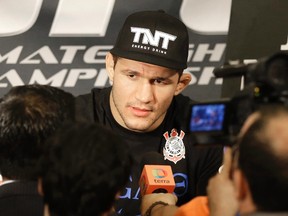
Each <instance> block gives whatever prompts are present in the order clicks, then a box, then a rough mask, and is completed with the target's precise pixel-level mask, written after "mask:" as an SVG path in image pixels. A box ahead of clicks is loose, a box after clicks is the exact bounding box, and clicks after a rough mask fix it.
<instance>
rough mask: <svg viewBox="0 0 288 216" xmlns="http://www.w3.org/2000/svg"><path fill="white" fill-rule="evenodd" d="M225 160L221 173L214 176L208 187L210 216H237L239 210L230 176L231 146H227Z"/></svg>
mask: <svg viewBox="0 0 288 216" xmlns="http://www.w3.org/2000/svg"><path fill="white" fill-rule="evenodd" d="M223 160H224V162H223V169H222V171H221V173H219V174H217V175H216V176H214V177H212V178H211V179H210V181H209V184H208V187H207V193H208V203H209V209H210V216H223V215H225V216H235V215H236V213H237V211H238V201H237V197H236V192H235V189H234V186H233V182H232V180H231V177H230V172H231V168H232V167H231V166H232V151H231V148H229V147H226V148H225V151H224V159H223Z"/></svg>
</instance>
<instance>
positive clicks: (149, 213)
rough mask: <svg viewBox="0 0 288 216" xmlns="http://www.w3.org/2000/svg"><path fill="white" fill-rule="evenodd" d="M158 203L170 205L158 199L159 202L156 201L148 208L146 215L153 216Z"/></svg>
mask: <svg viewBox="0 0 288 216" xmlns="http://www.w3.org/2000/svg"><path fill="white" fill-rule="evenodd" d="M157 205H163V206H167V205H169V204H168V203H166V202H162V201H157V202H154V203H153V204H152V205H151V206H150V207H149V208H148V209H147V211H146V212H145V214H144V216H151V212H152V210H153V208H154V207H155V206H157Z"/></svg>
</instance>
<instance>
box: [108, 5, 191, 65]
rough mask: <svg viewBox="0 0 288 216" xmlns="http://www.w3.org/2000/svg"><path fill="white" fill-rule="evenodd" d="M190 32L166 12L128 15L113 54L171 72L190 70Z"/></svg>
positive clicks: (145, 12) (144, 12) (112, 51)
mask: <svg viewBox="0 0 288 216" xmlns="http://www.w3.org/2000/svg"><path fill="white" fill-rule="evenodd" d="M188 47H189V36H188V31H187V28H186V26H185V24H184V23H183V22H181V21H180V20H179V19H177V18H175V17H173V16H171V15H169V14H167V13H165V12H164V11H162V10H161V11H141V12H136V13H133V14H131V15H129V16H128V17H127V18H126V20H125V22H124V24H123V26H122V29H121V30H120V32H119V35H118V38H117V41H116V44H115V46H114V48H113V49H111V51H110V52H111V53H112V54H113V55H116V56H119V57H122V58H127V59H131V60H136V61H141V62H146V63H149V64H154V65H159V66H163V67H166V68H170V69H176V70H184V69H185V68H187V57H188Z"/></svg>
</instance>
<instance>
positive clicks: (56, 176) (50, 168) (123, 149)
mask: <svg viewBox="0 0 288 216" xmlns="http://www.w3.org/2000/svg"><path fill="white" fill-rule="evenodd" d="M45 147H47V148H46V151H45V154H44V156H43V159H42V163H41V164H42V165H43V166H42V167H43V169H42V174H41V177H42V189H43V194H44V202H45V203H46V204H48V206H49V212H50V215H51V216H54V215H83V216H97V215H102V214H103V213H104V212H107V211H109V210H110V209H111V207H112V205H113V203H114V201H115V199H116V195H117V193H118V192H119V191H120V190H121V189H122V188H123V187H124V186H125V184H126V181H128V177H129V173H130V167H131V161H132V160H131V156H130V153H129V149H128V147H127V146H126V144H125V143H124V141H123V140H122V139H121V137H119V136H118V135H115V134H114V133H112V132H111V131H109V130H107V129H105V128H103V127H101V126H99V125H97V124H88V123H81V124H74V125H67V126H65V128H64V127H63V129H61V130H59V131H58V132H57V133H56V134H55V135H54V136H52V137H51V138H50V139H48V140H47V142H46V145H45Z"/></svg>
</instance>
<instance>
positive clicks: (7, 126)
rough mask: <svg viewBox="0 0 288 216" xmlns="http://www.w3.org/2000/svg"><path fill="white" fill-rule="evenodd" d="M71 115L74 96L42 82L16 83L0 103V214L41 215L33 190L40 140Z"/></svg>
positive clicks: (40, 202) (37, 198)
mask: <svg viewBox="0 0 288 216" xmlns="http://www.w3.org/2000/svg"><path fill="white" fill-rule="evenodd" d="M73 118H74V97H73V96H72V94H70V93H67V92H64V91H63V90H60V89H57V88H54V87H51V86H44V85H26V86H17V87H13V88H11V89H10V91H9V92H8V93H7V94H5V95H4V96H3V98H2V99H1V102H0V173H1V175H2V178H3V182H2V183H1V184H0V215H3V216H4V215H5V216H42V215H43V200H42V197H41V196H39V194H38V192H37V177H38V169H37V168H38V160H39V158H40V156H41V154H42V147H43V143H44V141H45V140H46V139H47V138H48V137H49V136H50V135H52V134H53V133H54V132H55V130H56V129H57V128H58V127H60V125H61V124H62V123H63V122H64V121H68V120H72V119H73Z"/></svg>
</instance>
